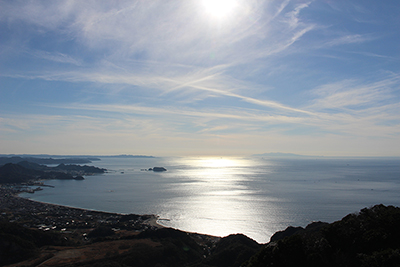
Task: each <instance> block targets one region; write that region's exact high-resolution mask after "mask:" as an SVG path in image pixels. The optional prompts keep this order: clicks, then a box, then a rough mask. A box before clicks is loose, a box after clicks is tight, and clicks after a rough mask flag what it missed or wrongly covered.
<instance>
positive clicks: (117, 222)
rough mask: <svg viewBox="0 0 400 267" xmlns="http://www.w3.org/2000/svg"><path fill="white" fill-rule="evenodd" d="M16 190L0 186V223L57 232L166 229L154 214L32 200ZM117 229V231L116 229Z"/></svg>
mask: <svg viewBox="0 0 400 267" xmlns="http://www.w3.org/2000/svg"><path fill="white" fill-rule="evenodd" d="M21 193H23V192H20V191H18V190H16V189H13V188H5V187H3V186H0V211H1V214H0V220H4V221H10V222H17V223H22V224H23V225H26V226H28V228H39V229H40V227H39V226H41V225H47V226H50V227H46V228H54V229H58V230H59V229H68V228H85V229H86V228H90V227H92V228H96V227H98V226H100V225H106V226H121V227H122V228H128V229H132V230H137V231H143V230H146V229H149V228H150V229H160V228H166V227H165V226H163V225H161V224H159V223H158V219H159V216H158V215H154V214H143V215H139V214H122V213H114V212H106V211H99V210H93V209H85V208H78V207H72V206H66V205H60V204H55V203H48V202H43V201H37V200H32V199H30V198H25V197H22V196H20V194H21ZM114 228H116V229H117V228H118V227H114Z"/></svg>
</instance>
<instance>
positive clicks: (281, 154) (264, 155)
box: [252, 152, 323, 158]
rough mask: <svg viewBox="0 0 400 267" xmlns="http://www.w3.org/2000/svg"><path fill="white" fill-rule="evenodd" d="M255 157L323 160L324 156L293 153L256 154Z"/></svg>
mask: <svg viewBox="0 0 400 267" xmlns="http://www.w3.org/2000/svg"><path fill="white" fill-rule="evenodd" d="M252 156H253V157H269V158H322V157H323V156H306V155H299V154H293V153H280V152H273V153H264V154H254V155H252Z"/></svg>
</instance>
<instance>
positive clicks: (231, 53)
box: [0, 0, 400, 156]
mask: <svg viewBox="0 0 400 267" xmlns="http://www.w3.org/2000/svg"><path fill="white" fill-rule="evenodd" d="M269 152H282V153H296V154H303V155H319V156H400V2H399V1H398V0H385V1H375V0H314V1H301V0H292V1H290V0H279V1H274V0H265V1H262V0H213V1H210V0H138V1H124V0H119V1H100V0H99V1H90V0H88V1H62V0H60V1H51V0H47V1H40V0H35V1H29V0H24V1H18V0H9V1H7V0H0V154H62V155H114V154H133V155H153V156H169V155H170V156H187V155H193V156H195V155H216V156H236V155H237V156H239V155H252V154H260V153H269Z"/></svg>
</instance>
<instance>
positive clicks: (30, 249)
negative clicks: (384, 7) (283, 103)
mask: <svg viewBox="0 0 400 267" xmlns="http://www.w3.org/2000/svg"><path fill="white" fill-rule="evenodd" d="M0 226H1V227H0V245H2V247H3V248H4V246H5V245H10V241H8V240H11V243H12V242H14V243H13V244H12V245H13V246H12V247H13V248H15V249H13V250H10V249H8V250H7V251H8V252H7V253H6V254H4V253H3V254H4V255H6V257H5V258H4V259H6V260H7V261H8V263H10V262H11V261H14V262H16V261H19V260H23V259H27V258H30V259H29V260H28V261H25V262H22V263H21V264H22V265H28V266H29V265H32V264H34V263H35V264H38V263H41V262H44V261H45V262H46V264H45V266H76V265H79V266H116V267H118V266H146V267H147V266H149V267H151V266H194V267H227V266H231V267H239V266H244V267H259V266H399V265H400V227H399V226H400V208H397V207H393V206H384V205H376V206H374V207H371V208H365V209H363V210H361V211H360V212H359V213H358V214H350V215H348V216H346V217H344V218H343V219H342V220H340V221H337V222H334V223H331V224H329V223H321V222H317V223H312V224H310V225H308V226H307V227H306V228H302V227H288V228H287V229H286V230H284V231H280V232H277V233H276V234H275V235H274V236H273V237H272V238H271V241H270V242H269V243H267V244H264V245H260V244H258V243H257V242H255V241H254V240H251V239H250V238H248V237H246V236H244V235H240V234H238V235H230V236H227V237H224V238H217V237H212V236H205V235H199V234H191V233H186V232H183V231H179V230H175V229H171V228H161V229H158V230H147V231H144V232H141V233H140V234H137V233H134V232H126V233H125V234H122V233H121V232H117V233H118V234H115V233H113V232H112V231H110V228H108V229H107V228H104V227H100V228H99V229H92V230H91V231H92V232H90V233H89V235H88V237H90V239H89V240H87V241H85V243H84V244H81V245H78V244H77V243H73V242H72V241H73V239H68V238H69V236H68V235H67V234H65V233H64V234H63V238H59V236H61V235H60V234H57V233H56V232H53V233H47V234H46V236H43V233H41V232H39V231H38V230H24V229H23V228H19V229H20V230H18V231H10V230H9V229H17V227H21V226H16V225H12V226H9V225H8V226H7V224H1V225H0ZM32 231H34V232H32ZM25 232H26V234H20V233H25ZM1 238H3V239H1ZM4 238H6V240H5V239H4ZM38 239H40V240H42V241H40V240H38ZM62 240H65V241H66V240H70V241H68V242H64V243H62V242H61V241H62ZM49 245H50V246H49ZM66 245H68V246H66ZM21 251H24V253H25V254H23V255H24V256H23V257H21V258H18V256H17V254H15V253H17V252H18V253H19V252H21ZM4 263H5V262H4V260H3V262H2V264H4ZM21 264H20V266H21ZM0 265H1V264H0Z"/></svg>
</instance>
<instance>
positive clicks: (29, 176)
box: [0, 161, 107, 184]
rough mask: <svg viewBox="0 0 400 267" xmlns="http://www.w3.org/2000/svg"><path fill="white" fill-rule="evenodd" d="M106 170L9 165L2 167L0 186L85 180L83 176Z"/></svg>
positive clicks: (88, 167) (91, 167)
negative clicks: (56, 180) (45, 181)
mask: <svg viewBox="0 0 400 267" xmlns="http://www.w3.org/2000/svg"><path fill="white" fill-rule="evenodd" d="M106 171H107V170H106V169H101V168H97V167H94V166H86V165H85V166H80V165H65V164H60V165H58V166H56V167H47V166H45V165H40V164H36V163H32V162H28V161H22V162H19V163H18V164H14V163H7V164H5V165H3V166H1V167H0V184H5V183H14V184H15V183H24V182H29V181H34V180H39V179H40V180H47V179H78V180H82V179H84V178H83V177H82V176H83V175H91V174H96V173H97V174H98V173H104V172H106Z"/></svg>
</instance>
